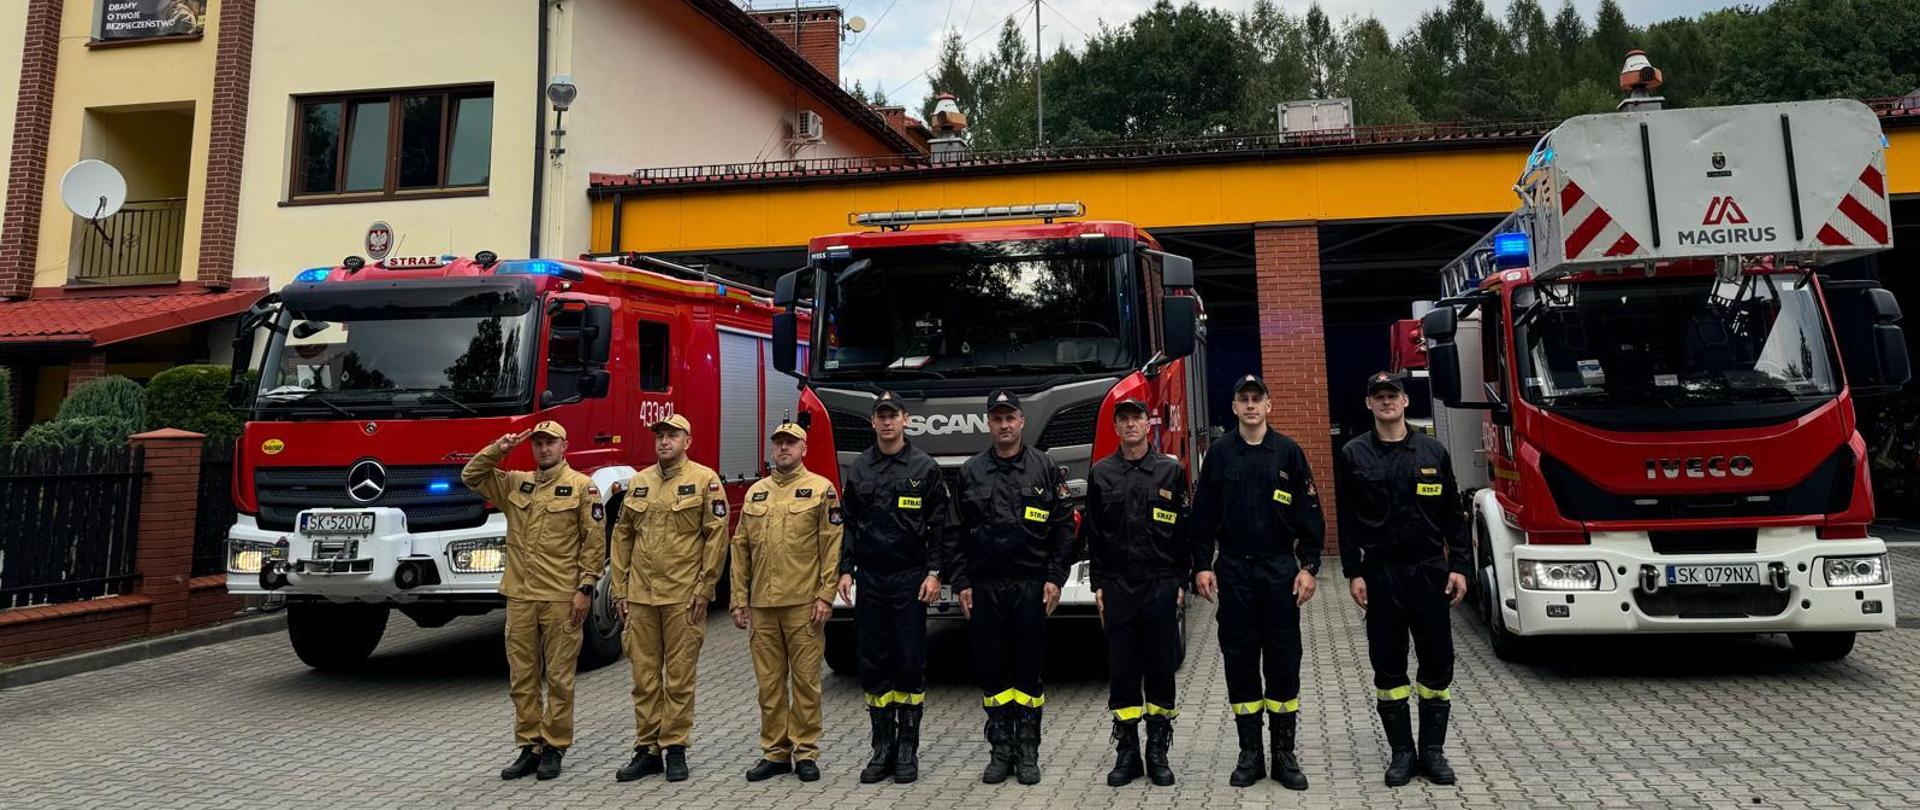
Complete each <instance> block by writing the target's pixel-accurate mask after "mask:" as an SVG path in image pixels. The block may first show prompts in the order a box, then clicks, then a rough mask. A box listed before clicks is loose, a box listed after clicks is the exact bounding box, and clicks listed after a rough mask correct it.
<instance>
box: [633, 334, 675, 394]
mask: <svg viewBox="0 0 1920 810" xmlns="http://www.w3.org/2000/svg"><path fill="white" fill-rule="evenodd" d="M668 337H669V334H668V331H667V325H666V324H664V323H657V322H654V321H641V322H640V390H642V391H665V390H667V386H668V382H667V358H668V356H669V354H668V347H669V346H670V345H672V344H671V342H670V341H669V340H668Z"/></svg>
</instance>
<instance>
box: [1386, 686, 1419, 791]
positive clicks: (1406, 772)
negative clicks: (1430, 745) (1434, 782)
mask: <svg viewBox="0 0 1920 810" xmlns="http://www.w3.org/2000/svg"><path fill="white" fill-rule="evenodd" d="M1380 725H1381V727H1383V728H1385V729H1386V730H1387V746H1388V747H1389V748H1391V749H1392V752H1391V758H1389V759H1388V760H1387V787H1399V786H1401V785H1404V784H1406V783H1408V782H1411V781H1413V768H1414V759H1415V758H1414V755H1413V714H1412V712H1410V711H1409V710H1408V709H1407V702H1406V701H1404V700H1394V701H1382V702H1381V703H1380Z"/></svg>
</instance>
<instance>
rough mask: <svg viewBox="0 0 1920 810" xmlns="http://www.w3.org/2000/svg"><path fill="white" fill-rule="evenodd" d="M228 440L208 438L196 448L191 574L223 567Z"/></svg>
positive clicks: (228, 508)
mask: <svg viewBox="0 0 1920 810" xmlns="http://www.w3.org/2000/svg"><path fill="white" fill-rule="evenodd" d="M233 447H234V443H233V442H232V441H230V440H229V441H222V440H220V439H208V440H207V444H206V448H205V449H203V450H202V451H201V452H200V493H199V504H198V506H197V507H196V508H195V509H194V512H193V513H194V523H193V575H194V576H196V577H204V576H210V575H213V574H224V573H226V571H227V531H228V530H229V529H232V528H233V519H234V516H235V515H236V514H238V512H237V510H235V509H234V506H233Z"/></svg>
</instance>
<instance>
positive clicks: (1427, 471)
mask: <svg viewBox="0 0 1920 810" xmlns="http://www.w3.org/2000/svg"><path fill="white" fill-rule="evenodd" d="M1420 474H1421V475H1439V474H1440V468H1439V467H1421V468H1420Z"/></svg>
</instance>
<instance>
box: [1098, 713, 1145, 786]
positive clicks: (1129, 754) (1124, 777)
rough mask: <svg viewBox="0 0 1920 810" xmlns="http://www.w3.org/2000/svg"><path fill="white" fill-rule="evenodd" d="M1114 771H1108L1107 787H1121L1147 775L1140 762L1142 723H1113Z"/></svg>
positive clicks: (1136, 721)
mask: <svg viewBox="0 0 1920 810" xmlns="http://www.w3.org/2000/svg"><path fill="white" fill-rule="evenodd" d="M1113 750H1114V757H1113V770H1111V771H1107V787H1120V786H1122V785H1125V784H1127V783H1129V782H1132V781H1133V780H1135V779H1139V778H1140V777H1141V776H1143V775H1145V774H1146V772H1147V770H1146V766H1145V765H1143V764H1141V762H1140V721H1139V719H1137V718H1136V719H1134V720H1132V721H1126V720H1115V721H1113Z"/></svg>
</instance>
